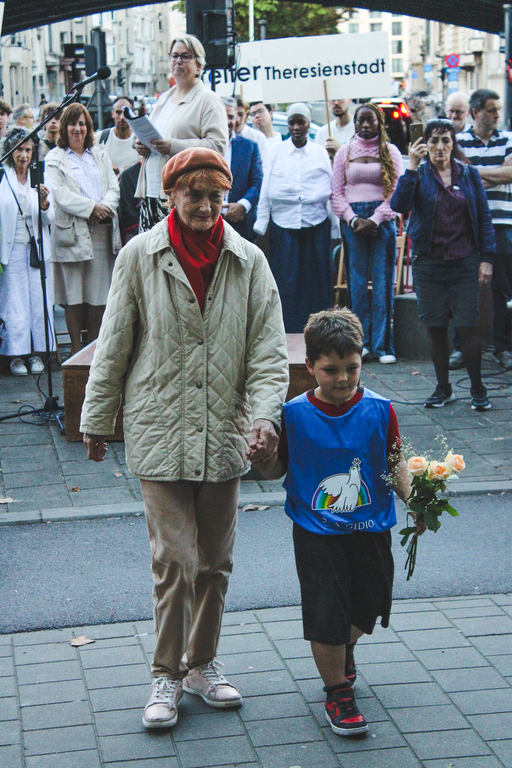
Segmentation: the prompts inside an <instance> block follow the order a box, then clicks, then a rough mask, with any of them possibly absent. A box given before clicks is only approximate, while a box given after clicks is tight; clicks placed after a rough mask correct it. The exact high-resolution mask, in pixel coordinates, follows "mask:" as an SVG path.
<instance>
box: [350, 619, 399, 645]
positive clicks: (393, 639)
mask: <svg viewBox="0 0 512 768" xmlns="http://www.w3.org/2000/svg"><path fill="white" fill-rule="evenodd" d="M399 642H401V640H400V637H399V636H398V635H397V633H396V632H395V631H394V630H393V629H391V627H387V628H386V629H384V627H381V625H380V624H376V625H375V628H374V630H373V634H371V635H363V636H362V637H360V638H359V640H358V641H357V644H358V645H366V644H368V645H374V644H375V643H399Z"/></svg>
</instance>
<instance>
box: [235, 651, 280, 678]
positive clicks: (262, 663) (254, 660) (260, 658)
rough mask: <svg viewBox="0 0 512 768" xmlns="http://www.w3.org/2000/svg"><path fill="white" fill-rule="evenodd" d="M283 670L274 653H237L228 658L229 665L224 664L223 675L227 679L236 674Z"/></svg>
mask: <svg viewBox="0 0 512 768" xmlns="http://www.w3.org/2000/svg"><path fill="white" fill-rule="evenodd" d="M283 668H284V664H283V662H282V661H281V659H280V658H279V656H278V655H277V653H276V652H275V651H257V652H255V653H237V654H234V655H233V656H230V657H229V664H226V668H225V670H224V674H225V675H226V676H227V677H229V676H230V675H232V674H237V673H239V674H240V673H247V672H266V671H268V670H274V669H283Z"/></svg>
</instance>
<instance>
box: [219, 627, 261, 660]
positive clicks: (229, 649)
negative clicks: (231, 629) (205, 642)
mask: <svg viewBox="0 0 512 768" xmlns="http://www.w3.org/2000/svg"><path fill="white" fill-rule="evenodd" d="M272 650H273V648H272V645H271V643H270V641H269V639H268V637H267V636H266V635H265V634H264V633H263V632H258V633H254V634H251V635H246V634H244V635H239V636H237V635H231V636H228V637H226V636H223V637H221V639H220V643H219V651H218V655H219V656H228V655H230V654H232V653H252V652H254V651H272Z"/></svg>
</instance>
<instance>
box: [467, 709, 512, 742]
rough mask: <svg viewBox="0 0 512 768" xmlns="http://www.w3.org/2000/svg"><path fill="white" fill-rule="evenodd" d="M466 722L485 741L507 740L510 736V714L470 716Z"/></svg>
mask: <svg viewBox="0 0 512 768" xmlns="http://www.w3.org/2000/svg"><path fill="white" fill-rule="evenodd" d="M468 720H469V722H470V723H471V725H472V726H473V728H476V730H477V731H478V733H479V734H480V736H481V737H482V738H483V739H485V741H490V740H491V739H508V738H510V736H511V734H512V712H501V713H497V714H492V715H470V716H469V717H468Z"/></svg>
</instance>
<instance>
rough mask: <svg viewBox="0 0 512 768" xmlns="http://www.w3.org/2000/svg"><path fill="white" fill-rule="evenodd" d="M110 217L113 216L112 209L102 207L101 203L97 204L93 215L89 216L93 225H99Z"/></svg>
mask: <svg viewBox="0 0 512 768" xmlns="http://www.w3.org/2000/svg"><path fill="white" fill-rule="evenodd" d="M109 216H112V211H111V210H110V208H107V206H106V205H102V204H101V203H95V204H94V208H93V209H92V213H91V215H90V216H89V221H90V222H91V224H97V223H98V222H99V221H103V219H108V218H109Z"/></svg>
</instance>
